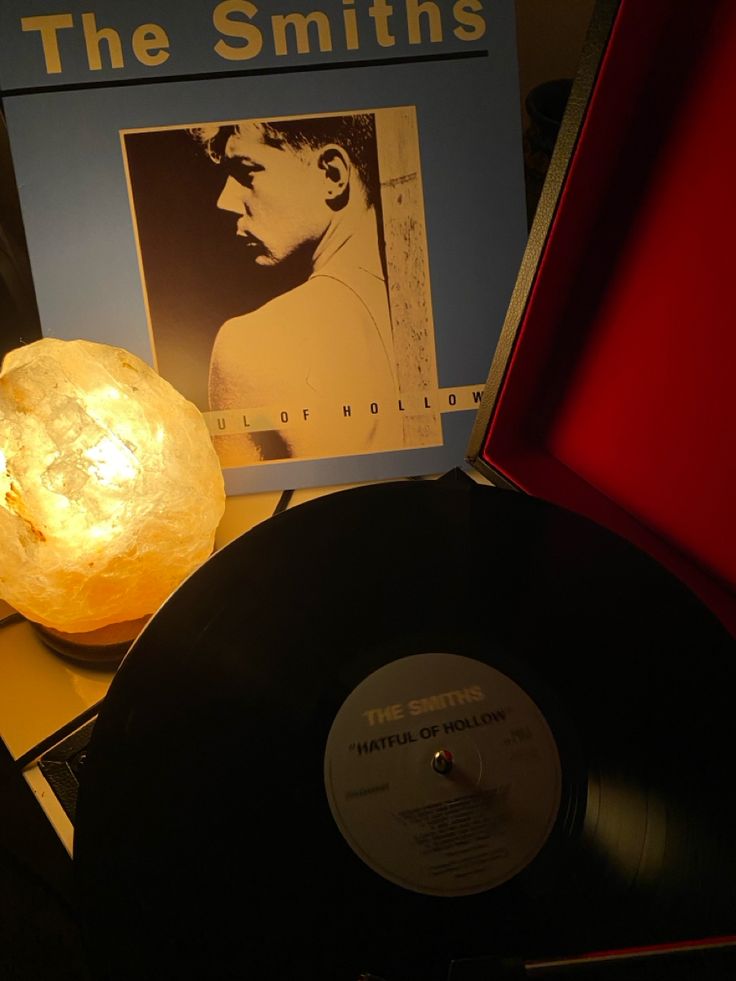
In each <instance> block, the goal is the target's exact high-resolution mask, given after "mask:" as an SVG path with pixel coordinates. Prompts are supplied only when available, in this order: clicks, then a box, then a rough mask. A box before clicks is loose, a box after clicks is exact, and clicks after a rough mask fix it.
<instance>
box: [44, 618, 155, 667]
mask: <svg viewBox="0 0 736 981" xmlns="http://www.w3.org/2000/svg"><path fill="white" fill-rule="evenodd" d="M149 619H150V617H148V616H145V617H140V619H138V620H126V621H124V622H123V623H111V624H109V625H108V626H107V627H99V628H98V629H97V630H88V631H85V632H84V633H72V634H67V633H64V632H63V631H61V630H55V629H54V628H53V627H45V626H43V625H42V624H40V623H32V626H33V628H34V630H35V631H36V633H37V634H38V635H39V637H40V638H41V640H42V641H43V642H44V644H46V646H47V647H50V648H51V650H52V651H54V652H55V653H56V654H61V655H62V657H66V658H68V659H69V660H71V661H76V662H77V663H78V664H85V665H86V666H87V667H100V668H116V667H117V666H118V665H119V664H120V662H121V661H122V659H123V658H124V657H125V655H126V654H127V653H128V650H129V649H130V646H131V644H132V643H133V641H134V640H135V639H136V637H137V636H138V634H139V633H140V632H141V630H142V629H143V627H144V626H145V625H146V623H148V621H149Z"/></svg>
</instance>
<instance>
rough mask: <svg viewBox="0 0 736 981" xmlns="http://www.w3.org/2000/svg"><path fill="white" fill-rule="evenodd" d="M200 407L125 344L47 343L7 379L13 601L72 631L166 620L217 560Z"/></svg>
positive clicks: (221, 497) (212, 466)
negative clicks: (151, 617) (184, 587)
mask: <svg viewBox="0 0 736 981" xmlns="http://www.w3.org/2000/svg"><path fill="white" fill-rule="evenodd" d="M224 505H225V492H224V486H223V479H222V473H221V470H220V466H219V462H218V459H217V456H216V454H215V451H214V449H213V447H212V441H211V439H210V435H209V433H208V431H207V427H206V424H205V422H204V419H203V418H202V415H201V413H200V412H199V411H198V410H197V408H196V407H195V406H194V405H192V403H191V402H188V401H187V400H186V399H184V398H183V397H182V396H181V395H180V394H179V393H178V392H177V391H176V390H175V389H174V388H172V386H171V385H170V384H169V383H168V382H166V381H165V380H164V379H163V378H161V377H160V376H159V375H158V374H156V372H155V371H153V369H151V368H150V367H149V366H148V365H146V364H145V363H144V362H143V361H141V360H140V359H138V358H136V357H135V356H134V355H132V354H130V353H128V352H127V351H123V350H121V349H120V348H116V347H110V346H108V345H105V344H96V343H92V342H90V341H82V340H77V341H62V340H57V339H54V338H44V339H43V340H40V341H36V342H35V343H33V344H29V345H28V346H27V347H22V348H18V349H17V350H14V351H11V352H10V354H8V355H7V356H6V358H5V359H4V361H3V365H2V371H0V556H1V557H2V561H0V596H1V597H2V598H3V599H5V600H6V601H7V602H8V603H10V604H11V606H13V607H15V609H16V610H18V611H19V612H20V613H22V614H23V615H24V616H25V617H27V618H28V619H29V620H31V621H33V622H34V623H36V624H39V625H41V626H42V627H46V628H52V629H53V630H54V631H60V632H62V633H63V634H74V635H77V634H79V633H80V632H82V633H84V632H89V631H98V630H99V629H100V628H105V627H107V626H108V625H110V624H120V623H121V622H125V621H133V620H139V619H140V618H141V617H145V616H146V615H148V614H151V613H152V612H154V611H155V610H156V609H157V608H158V606H160V605H161V603H162V602H163V601H164V600H165V599H166V597H167V596H168V595H169V593H171V592H172V591H173V590H174V589H175V588H176V587H177V586H178V585H179V584H180V583H181V581H182V580H183V579H184V578H185V577H186V576H187V575H188V574H189V573H190V572H192V571H193V570H194V569H195V568H196V567H197V566H198V565H200V564H201V563H202V562H203V561H204V560H205V559H206V558H207V557H208V556H209V555H210V553H211V552H212V548H213V543H214V535H215V529H216V527H217V524H218V522H219V520H220V518H221V516H222V513H223V510H224Z"/></svg>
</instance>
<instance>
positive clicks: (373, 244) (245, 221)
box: [0, 0, 526, 493]
mask: <svg viewBox="0 0 736 981" xmlns="http://www.w3.org/2000/svg"><path fill="white" fill-rule="evenodd" d="M0 65H1V66H2V67H0V85H1V86H2V95H3V108H4V112H5V114H6V118H7V123H8V130H9V134H10V141H11V149H12V152H13V158H14V165H15V170H16V177H17V182H18V186H19V192H20V199H21V207H22V211H23V219H24V224H25V229H26V235H27V239H28V246H29V252H30V256H31V264H32V270H33V277H34V285H35V290H36V294H37V299H38V305H39V311H40V317H41V323H42V329H43V332H44V334H45V335H50V336H56V337H62V338H73V337H86V338H88V339H92V340H98V341H102V342H106V343H111V344H116V345H119V346H121V347H125V348H127V349H128V350H130V351H132V352H133V353H135V354H137V355H138V356H140V357H142V358H144V359H145V360H147V361H148V362H149V363H151V364H153V365H154V366H155V367H156V369H157V370H158V371H159V372H160V373H161V374H162V376H163V377H165V378H166V379H167V380H168V381H170V382H171V383H172V384H173V385H174V386H175V387H176V388H177V389H178V390H179V391H180V392H182V394H184V395H185V396H186V397H187V398H189V399H191V400H192V401H193V402H194V403H195V404H196V405H197V406H198V407H199V408H200V409H201V410H202V412H203V413H204V414H205V417H206V419H207V422H208V425H209V427H210V431H211V432H212V434H213V437H214V439H215V444H216V447H217V450H218V453H219V455H220V459H221V462H222V465H223V468H224V470H225V475H226V481H227V489H228V492H229V493H239V492H243V491H258V490H267V489H273V488H278V487H284V486H290V487H298V486H308V485H327V484H331V483H347V482H352V481H363V480H372V479H380V478H389V477H397V476H405V475H411V474H419V473H437V472H441V471H444V470H447V469H449V468H451V467H452V466H456V465H459V464H461V463H462V461H463V459H464V456H465V450H466V446H467V443H468V438H469V434H470V429H471V426H472V422H473V418H474V414H475V412H474V410H475V409H476V408H477V405H478V404H479V402H480V398H481V393H482V389H483V382H484V379H485V377H486V374H487V371H488V368H489V365H490V363H491V359H492V355H493V351H494V349H495V345H496V342H497V340H498V335H499V331H500V327H501V323H502V321H503V315H504V312H505V309H506V306H507V303H508V299H509V296H510V293H511V289H512V287H513V283H514V281H515V277H516V271H517V266H518V262H519V259H520V256H521V252H522V250H523V246H524V241H525V236H526V216H525V206H524V187H523V167H522V155H521V139H520V130H521V123H520V112H519V96H518V75H517V65H516V42H515V24H514V5H513V3H512V2H511V0H503V2H497V3H494V4H493V5H489V4H483V3H481V2H480V0H459V2H456V3H454V4H447V3H444V2H440V0H422V2H419V0H401V2H396V3H393V4H388V3H386V2H385V0H369V2H366V0H342V2H339V0H322V2H321V3H319V4H317V3H316V2H304V0H278V2H273V3H269V4H268V5H267V6H266V5H264V4H257V3H252V2H249V0H224V2H219V3H218V2H215V0H204V2H200V3H198V4H196V5H182V4H180V3H176V2H174V0H137V2H134V3H129V4H126V5H125V6H124V7H121V5H120V4H117V3H115V2H113V0H97V2H96V3H94V4H93V5H90V4H87V3H84V4H82V3H81V2H78V0H70V2H69V3H67V4H66V5H64V9H63V10H60V11H57V12H54V13H49V12H48V11H47V10H46V8H45V7H42V6H39V4H38V3H37V2H35V0H11V2H9V3H6V4H4V5H3V7H2V10H0Z"/></svg>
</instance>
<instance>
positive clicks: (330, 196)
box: [317, 143, 352, 209]
mask: <svg viewBox="0 0 736 981" xmlns="http://www.w3.org/2000/svg"><path fill="white" fill-rule="evenodd" d="M317 166H318V167H319V169H320V170H321V171H322V173H323V176H324V186H325V202H326V203H327V205H328V206H329V207H330V208H334V209H337V208H342V207H343V206H344V205H345V203H346V202H347V199H348V194H349V192H350V177H351V169H352V166H351V163H350V158H349V157H348V155H347V153H346V152H345V151H344V150H343V148H342V147H341V146H338V145H337V144H336V143H329V144H328V145H327V146H323V147H322V148H321V150H320V152H319V157H318V160H317Z"/></svg>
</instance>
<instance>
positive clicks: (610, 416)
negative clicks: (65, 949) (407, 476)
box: [469, 0, 736, 632]
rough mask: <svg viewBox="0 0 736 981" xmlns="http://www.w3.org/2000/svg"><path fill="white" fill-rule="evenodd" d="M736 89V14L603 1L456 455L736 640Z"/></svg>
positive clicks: (724, 1)
mask: <svg viewBox="0 0 736 981" xmlns="http://www.w3.org/2000/svg"><path fill="white" fill-rule="evenodd" d="M601 53H602V54H601ZM734 91H736V7H734V5H733V4H732V3H730V2H729V0H707V2H698V3H692V2H691V3H687V4H676V5H673V4H671V3H668V2H667V0H651V2H648V3H646V4H641V3H637V2H636V0H621V2H620V3H613V2H611V0H604V2H603V3H600V4H599V5H598V7H597V9H596V13H595V15H594V18H593V22H592V24H591V30H590V35H589V39H588V42H587V45H586V50H585V52H584V55H583V59H582V62H581V70H580V73H579V76H578V78H577V79H576V81H575V84H574V86H573V91H572V94H571V98H570V102H569V105H568V110H567V113H566V117H565V120H564V121H563V125H562V129H561V132H560V137H559V139H558V144H557V147H556V150H555V155H554V157H553V159H552V163H551V166H550V171H549V174H548V179H547V183H546V185H545V188H544V191H543V194H542V198H541V201H540V205H539V208H538V211H537V215H536V218H535V223H534V226H533V228H532V231H531V234H530V241H529V244H528V247H527V251H526V253H525V257H524V260H523V264H522V268H521V272H520V275H519V278H518V281H517V285H516V288H515V292H514V295H513V298H512V301H511V304H510V307H509V311H508V314H507V319H506V323H505V325H504V330H503V333H502V338H501V343H500V346H499V349H498V351H497V355H496V358H495V361H494V364H493V366H492V369H491V373H490V377H489V381H488V386H487V390H486V393H485V398H484V403H483V406H482V408H481V411H480V413H479V416H478V420H477V424H476V427H475V430H474V433H473V437H472V440H471V445H470V448H469V458H470V460H471V461H472V462H473V463H474V464H475V465H476V466H477V467H478V469H480V470H481V471H482V472H484V473H486V474H487V475H488V476H490V477H491V479H493V480H494V481H496V482H499V483H502V484H503V483H507V484H511V485H513V486H516V487H519V488H521V489H523V490H525V491H527V492H529V493H532V494H535V495H537V496H540V497H543V498H546V499H548V500H551V501H553V502H555V503H558V504H561V505H563V506H566V507H570V508H572V509H574V510H576V511H578V512H580V513H583V514H585V515H587V516H588V517H591V518H593V519H595V520H597V521H599V522H601V523H602V524H605V525H607V526H608V527H610V528H612V529H613V530H615V531H617V532H618V533H619V534H622V535H624V536H626V537H627V538H629V539H630V540H631V541H633V542H634V543H635V544H637V545H638V546H639V547H641V548H644V549H645V550H647V551H648V552H649V553H650V554H652V555H654V556H655V557H656V558H657V559H659V560H660V561H661V562H662V563H664V564H665V565H666V566H667V567H668V568H669V569H670V570H671V571H673V572H674V573H676V574H677V575H678V576H679V577H680V578H682V579H683V580H684V581H685V582H686V583H687V584H688V585H689V586H690V588H692V589H693V590H694V591H695V592H696V593H697V594H699V595H700V597H701V598H702V599H703V600H704V601H705V602H706V603H708V604H709V605H710V606H711V608H712V609H713V610H714V611H715V612H716V613H717V614H718V615H719V616H720V617H721V619H722V620H723V621H724V622H725V623H726V625H727V626H729V627H730V628H731V629H732V631H735V632H736V520H734V518H733V495H734V491H733V488H734V485H736V454H735V453H734V433H735V432H736V399H734V397H733V380H732V372H733V369H732V366H733V364H734V362H736V329H735V328H736V323H734V319H735V317H734V304H733V300H732V298H731V296H730V291H729V286H730V283H731V280H732V260H731V257H732V251H733V250H732V243H731V237H732V233H733V229H734V227H736V196H735V195H734V194H733V193H732V191H731V184H732V181H733V176H732V173H733V165H732V161H733V159H734V151H735V150H736V145H735V143H736V137H735V136H734V130H733V127H732V126H731V125H730V123H729V120H730V116H731V110H732V93H733V92H734Z"/></svg>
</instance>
